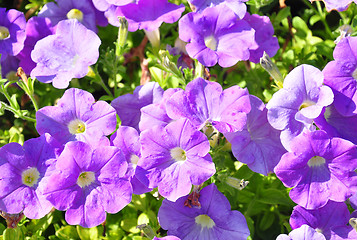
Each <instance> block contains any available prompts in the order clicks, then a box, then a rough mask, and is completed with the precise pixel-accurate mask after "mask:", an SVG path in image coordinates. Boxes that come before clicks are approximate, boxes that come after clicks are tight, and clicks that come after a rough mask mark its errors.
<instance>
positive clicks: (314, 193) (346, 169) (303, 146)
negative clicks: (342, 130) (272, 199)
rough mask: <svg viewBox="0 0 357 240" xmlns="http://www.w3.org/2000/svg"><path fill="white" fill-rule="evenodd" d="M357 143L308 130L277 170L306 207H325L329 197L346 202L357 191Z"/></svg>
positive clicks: (285, 156)
mask: <svg viewBox="0 0 357 240" xmlns="http://www.w3.org/2000/svg"><path fill="white" fill-rule="evenodd" d="M356 168H357V146H356V145H354V144H353V143H351V142H349V141H347V140H344V139H341V138H331V137H329V136H328V135H327V133H326V132H324V131H322V130H318V131H315V132H304V133H302V134H301V135H299V136H297V137H296V138H295V139H294V140H293V141H292V142H291V151H290V152H288V153H285V154H284V155H283V156H282V157H281V160H280V162H279V163H278V165H277V166H276V167H275V169H274V172H275V173H276V176H277V177H278V178H279V179H280V180H281V181H282V182H283V184H284V185H285V186H286V187H289V188H293V189H291V191H290V193H289V195H290V198H291V199H292V200H293V201H294V202H295V203H297V204H299V205H300V206H302V207H304V208H306V209H316V208H319V207H322V206H324V205H325V204H326V203H327V202H328V200H332V201H335V202H343V201H345V200H346V199H348V198H349V197H351V196H352V194H353V193H355V192H356V191H357V174H356V173H355V172H354V170H356Z"/></svg>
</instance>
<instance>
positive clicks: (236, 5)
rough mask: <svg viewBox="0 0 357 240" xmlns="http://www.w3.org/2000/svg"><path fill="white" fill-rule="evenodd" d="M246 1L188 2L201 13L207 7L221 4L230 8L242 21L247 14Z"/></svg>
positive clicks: (211, 0) (203, 0) (198, 0)
mask: <svg viewBox="0 0 357 240" xmlns="http://www.w3.org/2000/svg"><path fill="white" fill-rule="evenodd" d="M247 1H248V0H188V2H189V3H190V4H192V5H193V6H194V9H195V11H197V12H202V11H203V10H205V9H206V8H208V7H215V6H218V5H219V4H221V5H225V6H227V7H228V8H230V9H231V10H232V11H233V12H234V13H235V14H236V15H237V16H238V17H239V18H240V19H242V18H243V17H244V15H245V13H246V12H247V6H246V5H245V2H247Z"/></svg>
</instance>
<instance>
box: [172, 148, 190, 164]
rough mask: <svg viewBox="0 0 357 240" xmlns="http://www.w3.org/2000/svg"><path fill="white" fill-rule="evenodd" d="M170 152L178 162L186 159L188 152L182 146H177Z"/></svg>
mask: <svg viewBox="0 0 357 240" xmlns="http://www.w3.org/2000/svg"><path fill="white" fill-rule="evenodd" d="M170 154H171V157H172V158H173V159H174V160H175V161H176V162H178V161H185V160H186V152H185V151H184V150H183V149H182V148H180V147H175V148H173V149H171V150H170Z"/></svg>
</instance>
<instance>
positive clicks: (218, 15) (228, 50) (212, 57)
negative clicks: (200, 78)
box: [179, 5, 258, 67]
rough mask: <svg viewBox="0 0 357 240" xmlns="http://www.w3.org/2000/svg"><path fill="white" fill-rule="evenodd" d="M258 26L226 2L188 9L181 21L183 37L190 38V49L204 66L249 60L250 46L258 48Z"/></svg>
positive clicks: (189, 52) (227, 65)
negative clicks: (211, 6) (240, 17)
mask: <svg viewBox="0 0 357 240" xmlns="http://www.w3.org/2000/svg"><path fill="white" fill-rule="evenodd" d="M254 33H255V31H254V29H253V28H252V27H251V26H250V25H249V24H248V23H247V22H246V21H244V20H238V19H237V16H236V15H235V14H234V12H233V11H231V10H230V9H229V8H227V7H226V6H225V5H219V6H217V7H214V8H206V9H205V10H204V11H203V12H202V13H194V12H193V13H188V14H186V15H185V16H183V17H182V18H181V19H180V21H179V37H180V39H181V40H183V41H185V42H188V44H187V45H186V50H187V53H188V55H189V56H190V57H192V58H195V59H197V60H198V61H199V62H200V63H202V64H203V65H204V66H207V67H211V66H214V65H215V64H216V63H217V62H218V64H219V65H220V66H222V67H230V66H233V65H235V64H236V63H237V62H238V61H241V60H248V59H249V56H250V52H249V50H250V49H257V48H258V45H257V44H256V42H255V39H254Z"/></svg>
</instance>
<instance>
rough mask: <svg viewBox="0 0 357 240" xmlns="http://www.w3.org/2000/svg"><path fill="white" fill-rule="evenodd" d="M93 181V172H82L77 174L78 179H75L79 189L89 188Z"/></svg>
mask: <svg viewBox="0 0 357 240" xmlns="http://www.w3.org/2000/svg"><path fill="white" fill-rule="evenodd" d="M94 180H95V174H94V172H82V173H81V174H79V177H78V179H77V184H78V186H80V187H81V188H84V187H86V186H89V185H90V184H91V183H93V182H94Z"/></svg>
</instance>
